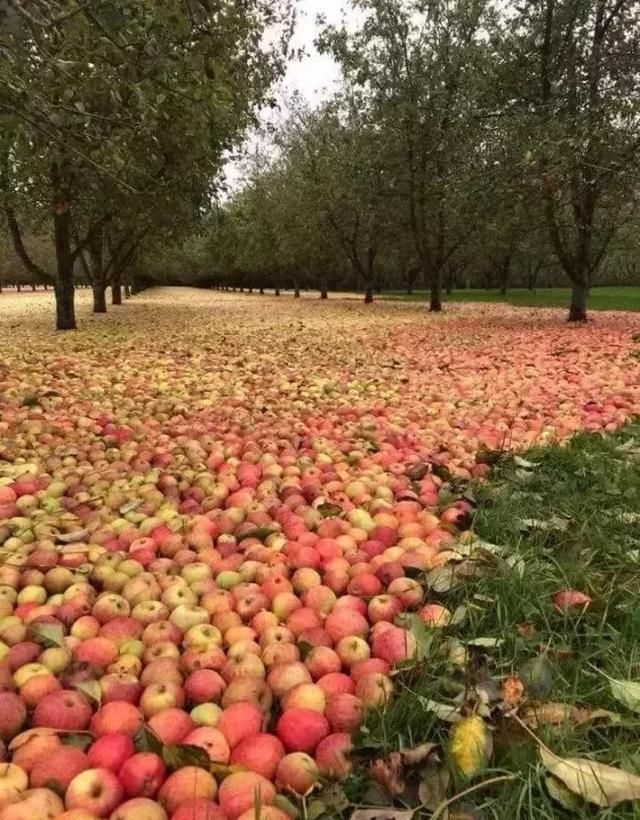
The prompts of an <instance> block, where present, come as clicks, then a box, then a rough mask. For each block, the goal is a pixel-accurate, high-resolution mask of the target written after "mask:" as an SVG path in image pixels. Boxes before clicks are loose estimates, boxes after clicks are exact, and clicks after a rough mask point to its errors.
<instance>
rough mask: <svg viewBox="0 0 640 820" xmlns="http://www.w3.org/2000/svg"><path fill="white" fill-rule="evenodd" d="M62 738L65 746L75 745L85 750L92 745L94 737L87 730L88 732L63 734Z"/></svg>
mask: <svg viewBox="0 0 640 820" xmlns="http://www.w3.org/2000/svg"><path fill="white" fill-rule="evenodd" d="M60 740H61V741H62V745H63V746H73V747H74V748H76V749H82V751H83V752H84V751H86V750H87V749H88V748H89V746H91V744H92V743H93V741H94V738H93V736H92V735H91V734H90V733H89V732H87V733H86V734H80V733H78V734H72V735H61V737H60Z"/></svg>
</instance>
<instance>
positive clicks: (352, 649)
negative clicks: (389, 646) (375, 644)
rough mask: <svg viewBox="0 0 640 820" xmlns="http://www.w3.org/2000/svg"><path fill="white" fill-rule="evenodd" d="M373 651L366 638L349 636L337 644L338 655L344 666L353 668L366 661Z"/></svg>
mask: <svg viewBox="0 0 640 820" xmlns="http://www.w3.org/2000/svg"><path fill="white" fill-rule="evenodd" d="M370 652H371V650H370V649H369V644H368V643H367V642H366V641H365V639H364V638H360V637H358V636H357V635H349V636H348V637H346V638H341V639H340V640H339V641H338V643H337V644H336V654H337V655H338V657H339V658H340V661H341V662H342V663H343V665H344V666H347V667H351V666H353V665H354V664H356V663H361V662H362V661H366V660H367V658H368V657H369V655H370Z"/></svg>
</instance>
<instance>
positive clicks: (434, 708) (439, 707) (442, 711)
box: [418, 695, 462, 723]
mask: <svg viewBox="0 0 640 820" xmlns="http://www.w3.org/2000/svg"><path fill="white" fill-rule="evenodd" d="M418 701H419V702H420V706H422V708H423V709H424V710H425V711H426V712H433V713H434V714H435V716H436V717H437V718H439V719H440V720H444V721H446V722H447V723H457V722H458V721H460V720H462V716H461V715H460V712H459V711H458V708H457V707H456V706H453V705H451V704H449V703H440V702H439V701H437V700H430V699H429V698H425V697H422V695H419V696H418Z"/></svg>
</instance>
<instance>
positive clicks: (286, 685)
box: [267, 662, 311, 698]
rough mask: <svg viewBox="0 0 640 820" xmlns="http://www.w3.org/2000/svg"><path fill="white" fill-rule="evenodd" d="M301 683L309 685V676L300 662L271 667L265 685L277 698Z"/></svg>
mask: <svg viewBox="0 0 640 820" xmlns="http://www.w3.org/2000/svg"><path fill="white" fill-rule="evenodd" d="M301 683H311V675H310V673H309V670H308V669H307V667H306V666H305V665H304V663H300V662H294V663H285V664H279V665H278V666H274V667H272V668H271V669H270V670H269V674H268V675H267V684H268V685H269V686H270V687H271V690H272V691H273V694H274V695H275V696H276V697H277V698H281V697H282V696H283V695H284V694H285V692H287V691H288V690H289V689H293V687H294V686H298V685H299V684H301Z"/></svg>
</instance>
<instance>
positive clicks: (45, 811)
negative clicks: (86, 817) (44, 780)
mask: <svg viewBox="0 0 640 820" xmlns="http://www.w3.org/2000/svg"><path fill="white" fill-rule="evenodd" d="M63 812H64V804H63V802H62V800H60V798H59V797H58V795H57V794H56V793H55V792H53V791H51V789H29V790H28V791H26V792H22V793H21V794H19V795H18V796H17V797H16V798H15V800H14V801H13V802H12V803H11V804H10V805H8V806H5V807H4V809H2V810H1V811H0V817H1V818H2V820H35V818H38V820H40V818H42V820H48V819H49V818H50V819H51V820H54V818H56V817H60V816H61V815H62V813H63Z"/></svg>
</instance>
